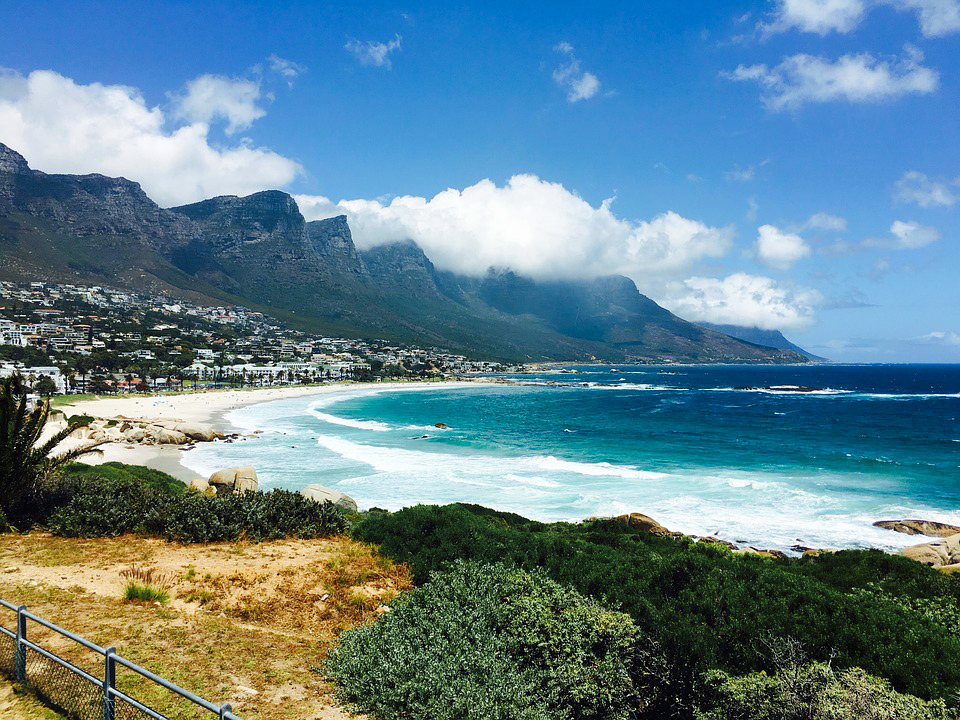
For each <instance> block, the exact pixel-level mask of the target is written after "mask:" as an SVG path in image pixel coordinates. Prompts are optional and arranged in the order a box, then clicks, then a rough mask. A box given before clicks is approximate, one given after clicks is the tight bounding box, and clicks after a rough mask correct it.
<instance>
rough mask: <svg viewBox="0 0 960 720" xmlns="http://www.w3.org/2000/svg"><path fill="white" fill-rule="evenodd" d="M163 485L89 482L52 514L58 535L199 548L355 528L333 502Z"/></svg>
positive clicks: (140, 480)
mask: <svg viewBox="0 0 960 720" xmlns="http://www.w3.org/2000/svg"><path fill="white" fill-rule="evenodd" d="M161 474H162V473H161ZM158 487H159V488H164V483H162V482H160V483H158V482H155V481H154V480H151V479H150V477H149V476H146V477H131V476H124V475H123V474H121V476H120V477H115V478H113V479H103V478H100V479H97V480H91V479H87V480H86V481H83V480H81V481H79V484H78V485H77V486H76V487H75V490H74V492H73V495H72V497H71V498H70V500H69V502H67V503H66V504H65V505H63V506H62V507H60V508H59V509H57V510H56V511H55V512H54V513H53V515H52V516H51V518H50V522H49V526H50V531H51V532H52V533H53V534H55V535H62V536H64V537H87V538H90V537H116V536H118V535H123V534H124V533H129V532H137V533H140V534H144V535H154V536H159V537H165V538H167V539H168V540H176V541H179V542H182V543H197V542H218V541H231V540H238V539H242V538H245V539H249V540H253V541H255V542H260V541H262V540H272V539H279V538H284V537H300V538H313V537H321V536H326V535H333V534H335V533H341V532H345V531H346V530H347V527H348V523H347V521H346V519H345V518H344V516H343V513H342V512H341V511H340V510H339V508H337V507H336V506H335V505H333V504H332V503H330V502H325V503H322V504H321V503H318V502H316V501H314V500H309V499H307V498H305V497H303V496H302V495H300V494H299V493H295V492H291V491H289V490H273V491H271V492H269V493H262V492H254V493H244V494H243V495H227V496H218V497H206V496H204V495H200V494H199V493H186V492H182V491H181V492H180V494H170V493H168V492H167V491H166V489H165V488H164V489H158ZM181 488H182V484H181Z"/></svg>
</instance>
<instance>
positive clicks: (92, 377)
mask: <svg viewBox="0 0 960 720" xmlns="http://www.w3.org/2000/svg"><path fill="white" fill-rule="evenodd" d="M521 369H522V368H520V367H518V366H510V365H504V364H501V363H497V362H491V361H486V360H479V359H473V358H468V357H466V356H464V355H458V354H453V353H449V352H446V351H444V350H441V349H439V348H421V347H414V346H404V345H399V344H396V343H391V342H388V341H385V340H377V339H364V340H359V339H350V338H339V337H324V336H319V335H312V334H310V333H306V332H301V331H297V330H292V329H289V328H286V327H284V326H283V325H282V324H280V323H279V322H278V321H277V320H275V319H274V318H271V317H269V316H267V315H265V314H264V313H261V312H257V311H255V310H250V309H248V308H245V307H240V306H232V305H221V306H215V307H214V306H201V305H193V304H191V303H187V302H184V301H182V300H174V299H172V298H169V297H162V296H146V295H140V294H137V293H132V292H129V291H125V290H117V289H114V288H110V287H106V286H89V285H73V284H58V283H44V282H32V283H29V284H25V283H21V284H17V283H12V282H0V377H3V376H6V375H10V374H12V373H14V372H18V373H19V374H20V375H22V376H23V377H24V378H25V379H26V381H27V382H28V383H29V384H30V385H31V387H32V388H33V389H34V391H35V392H37V393H38V394H42V395H53V394H67V393H87V392H92V393H135V392H157V391H165V390H181V389H190V388H198V387H205V386H214V387H223V386H231V387H245V386H264V385H296V384H307V383H320V382H327V381H334V380H358V381H366V382H371V381H373V382H375V381H377V380H378V379H382V378H403V377H409V378H444V377H452V376H457V375H464V374H477V373H504V372H507V373H508V372H519V371H520V370H521Z"/></svg>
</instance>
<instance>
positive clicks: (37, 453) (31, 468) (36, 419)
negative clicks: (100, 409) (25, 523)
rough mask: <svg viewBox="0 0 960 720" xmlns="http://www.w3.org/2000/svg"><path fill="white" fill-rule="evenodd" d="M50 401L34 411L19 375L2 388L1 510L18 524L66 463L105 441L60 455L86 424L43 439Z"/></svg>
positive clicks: (5, 383) (72, 426)
mask: <svg viewBox="0 0 960 720" xmlns="http://www.w3.org/2000/svg"><path fill="white" fill-rule="evenodd" d="M49 415H50V402H49V401H45V402H42V403H40V404H38V405H36V406H35V407H33V408H31V407H30V403H29V401H28V400H27V394H26V388H25V387H24V385H23V379H22V378H21V377H20V376H19V374H13V375H11V376H10V377H6V378H4V379H3V382H2V385H0V511H2V512H3V513H4V514H5V515H6V516H7V518H8V519H9V520H11V521H15V520H16V519H17V516H18V511H19V510H20V509H21V508H22V506H23V505H24V503H25V502H27V501H28V500H29V498H30V497H31V496H33V495H35V493H36V492H37V490H39V489H40V488H41V487H42V486H43V485H44V484H45V483H47V482H49V481H50V480H52V479H53V478H55V477H56V475H57V473H58V471H59V470H60V468H61V467H63V466H64V465H65V464H67V463H70V462H73V461H74V460H76V459H77V458H79V457H81V456H83V455H86V454H88V453H90V452H95V451H96V448H97V447H98V446H100V445H102V444H103V442H102V441H101V442H94V443H87V444H86V445H81V446H80V447H76V448H73V449H71V450H66V451H64V452H61V453H59V454H57V455H54V454H53V452H54V450H55V449H56V447H57V446H58V445H59V444H60V443H61V442H62V441H63V440H64V439H65V438H66V437H67V436H68V435H70V433H72V432H73V431H74V430H77V429H78V428H81V427H85V426H86V425H87V422H85V421H79V422H72V423H70V424H68V425H67V426H66V427H65V428H62V429H61V430H58V431H57V432H54V433H52V434H50V435H49V436H48V437H44V428H45V427H46V424H47V419H48V417H49Z"/></svg>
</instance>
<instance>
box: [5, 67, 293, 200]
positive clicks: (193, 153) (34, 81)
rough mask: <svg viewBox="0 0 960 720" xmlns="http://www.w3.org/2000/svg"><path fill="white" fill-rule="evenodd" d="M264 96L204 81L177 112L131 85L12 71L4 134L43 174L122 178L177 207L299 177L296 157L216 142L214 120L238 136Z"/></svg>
mask: <svg viewBox="0 0 960 720" xmlns="http://www.w3.org/2000/svg"><path fill="white" fill-rule="evenodd" d="M259 92H260V91H259V87H258V86H257V85H256V83H252V82H249V81H242V80H240V81H237V80H231V79H229V78H222V77H217V76H212V75H202V76H200V77H199V78H197V79H196V80H194V81H192V82H191V83H188V84H187V87H186V88H185V90H184V92H183V93H181V94H179V95H177V98H178V99H177V100H176V102H175V107H174V109H173V111H172V112H170V111H164V110H163V109H161V108H160V107H159V106H156V107H149V106H148V105H147V102H146V100H145V99H144V98H143V96H142V95H141V94H140V93H139V91H137V90H136V89H135V88H131V87H127V86H124V85H104V84H101V83H90V84H89V85H83V84H79V83H76V82H74V81H73V80H71V79H70V78H67V77H64V76H63V75H60V74H59V73H56V72H53V71H50V70H36V71H34V72H31V73H30V74H29V75H27V76H23V75H20V74H19V73H16V72H11V71H6V72H3V73H2V74H0V128H2V129H3V142H4V143H6V144H7V145H9V146H10V147H13V148H16V149H17V150H18V151H19V152H21V153H23V154H24V155H25V156H26V157H28V158H30V162H31V164H32V166H33V167H35V168H37V169H39V170H43V171H45V172H53V173H57V172H59V173H89V172H91V171H94V170H95V171H97V172H100V173H103V174H105V175H113V176H123V177H126V178H130V179H132V180H136V181H137V182H139V183H140V184H141V185H142V186H143V188H144V190H145V191H146V192H147V194H148V195H150V197H152V198H153V199H155V200H156V201H157V202H158V203H160V204H161V205H166V206H170V205H178V204H182V203H187V202H193V201H196V200H200V199H202V198H206V197H211V196H213V195H223V194H231V193H233V194H239V195H245V194H248V193H252V192H256V191H257V190H262V189H263V188H265V187H284V186H286V185H288V184H289V183H290V182H292V181H293V180H294V178H296V177H297V175H298V174H300V173H301V172H302V169H301V167H300V165H299V164H298V163H296V162H295V161H293V160H290V159H289V158H286V157H283V156H282V155H279V154H277V153H275V152H273V151H271V150H268V149H265V148H258V147H255V146H254V145H253V144H252V143H251V142H250V141H249V140H246V139H241V140H239V141H237V142H235V143H233V144H227V145H223V144H221V143H217V144H214V143H212V142H211V140H210V132H211V124H212V123H214V122H217V121H225V122H226V128H225V129H226V131H227V132H228V133H231V132H236V131H239V130H241V129H244V128H246V127H249V125H250V124H251V123H252V122H254V121H255V120H256V119H258V118H259V117H262V116H263V114H264V111H263V110H262V108H260V107H259V106H258V105H257V100H258V98H259ZM178 118H179V119H180V120H181V121H182V122H180V123H177V122H175V120H177V119H178Z"/></svg>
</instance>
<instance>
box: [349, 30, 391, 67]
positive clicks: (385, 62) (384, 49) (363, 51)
mask: <svg viewBox="0 0 960 720" xmlns="http://www.w3.org/2000/svg"><path fill="white" fill-rule="evenodd" d="M402 39H403V38H401V37H400V35H395V36H394V38H393V40H390V41H389V42H385V43H382V42H376V41H375V40H363V41H361V40H351V41H350V42H348V43H347V44H346V45H344V46H343V47H344V48H345V49H346V50H349V51H350V52H351V53H353V54H354V55H355V56H356V58H357V60H359V61H360V64H361V65H372V66H373V67H385V68H386V69H387V70H390V69H391V68H392V67H393V63H392V62H391V61H390V54H391V53H393V52H396V51H398V50H400V42H401V40H402Z"/></svg>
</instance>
